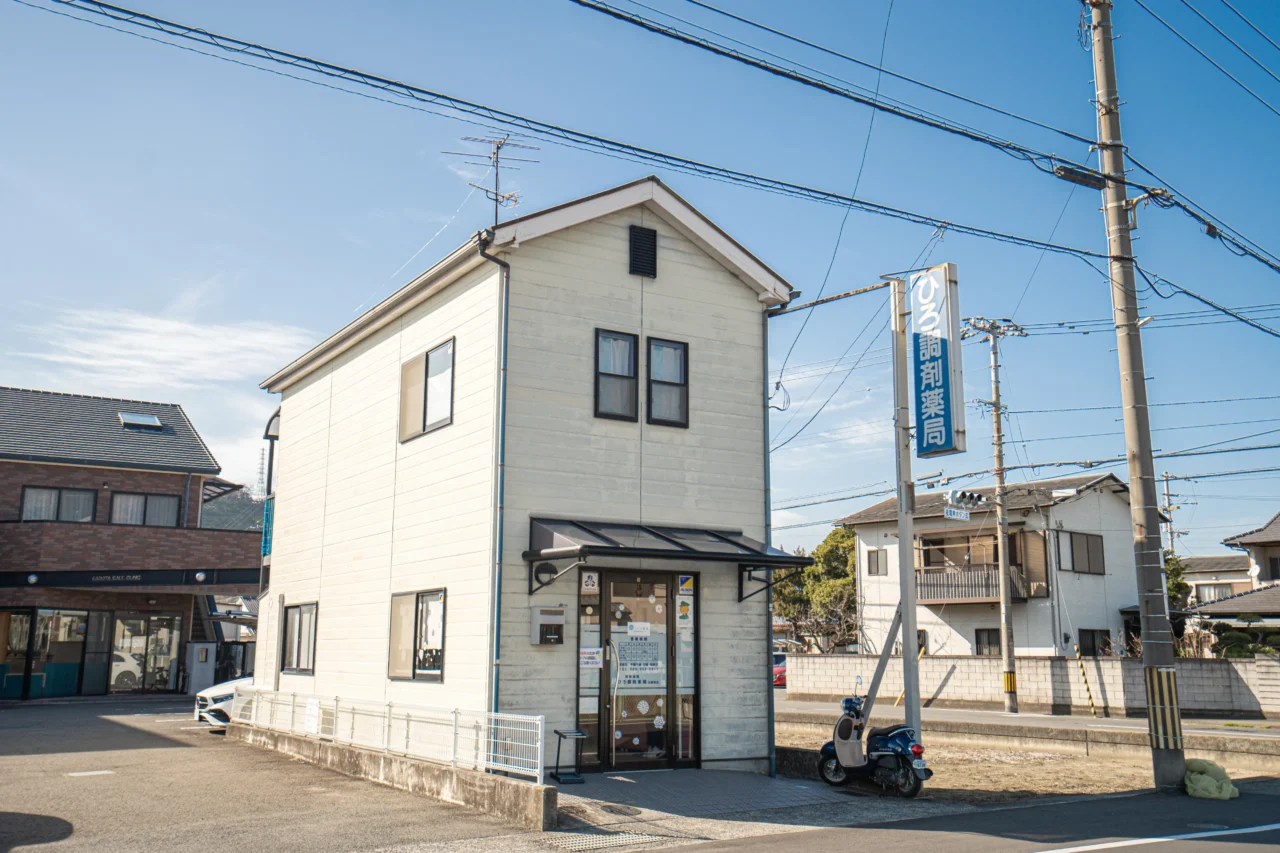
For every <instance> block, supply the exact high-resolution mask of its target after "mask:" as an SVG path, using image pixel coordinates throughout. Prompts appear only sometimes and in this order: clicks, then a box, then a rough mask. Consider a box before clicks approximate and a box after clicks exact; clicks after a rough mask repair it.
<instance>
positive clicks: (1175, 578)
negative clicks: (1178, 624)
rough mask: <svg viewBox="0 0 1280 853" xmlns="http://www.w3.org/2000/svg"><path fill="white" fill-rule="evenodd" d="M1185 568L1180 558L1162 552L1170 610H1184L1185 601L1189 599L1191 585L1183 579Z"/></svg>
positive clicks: (1170, 552)
mask: <svg viewBox="0 0 1280 853" xmlns="http://www.w3.org/2000/svg"><path fill="white" fill-rule="evenodd" d="M1186 568H1187V567H1186V566H1185V565H1183V563H1182V558H1181V557H1179V556H1178V555H1177V554H1175V553H1173V552H1172V551H1165V552H1164V573H1165V577H1166V578H1167V579H1168V580H1167V583H1168V584H1169V608H1170V609H1171V610H1185V609H1186V607H1187V600H1188V599H1189V598H1190V597H1191V584H1189V583H1187V582H1186V580H1185V579H1184V578H1183V576H1182V575H1183V572H1184V571H1186Z"/></svg>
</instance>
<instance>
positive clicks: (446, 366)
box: [400, 338, 454, 441]
mask: <svg viewBox="0 0 1280 853" xmlns="http://www.w3.org/2000/svg"><path fill="white" fill-rule="evenodd" d="M453 345H454V339H453V338H450V339H449V340H447V341H445V342H444V343H442V344H440V345H439V346H437V347H435V348H434V349H430V350H428V351H427V352H425V353H423V354H422V355H418V356H414V357H413V358H411V359H409V360H408V361H406V362H405V363H404V364H403V365H401V366H400V440H401V441H407V440H408V439H411V438H414V437H415V436H419V435H422V434H423V433H426V432H431V431H432V430H434V429H439V428H440V427H442V426H448V425H449V424H451V423H453Z"/></svg>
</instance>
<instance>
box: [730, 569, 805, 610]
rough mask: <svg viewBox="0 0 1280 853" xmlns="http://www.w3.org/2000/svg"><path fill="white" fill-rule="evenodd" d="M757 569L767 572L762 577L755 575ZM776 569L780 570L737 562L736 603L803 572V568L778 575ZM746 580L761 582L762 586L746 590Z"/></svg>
mask: <svg viewBox="0 0 1280 853" xmlns="http://www.w3.org/2000/svg"><path fill="white" fill-rule="evenodd" d="M757 571H762V572H767V573H768V574H766V575H765V576H763V577H760V576H757V575H756V572H757ZM778 571H781V570H780V569H772V568H768V567H762V566H748V565H743V564H739V565H738V603H739V604H741V603H742V602H744V601H746V600H747V599H748V598H750V597H751V596H753V595H759V594H760V593H762V592H764V591H765V590H766V589H772V588H773V587H774V586H776V585H777V584H780V583H782V582H783V581H789V580H791V579H792V578H794V577H796V576H797V575H799V574H800V573H801V572H803V571H804V569H803V568H800V569H796V570H795V571H791V572H788V573H787V574H785V575H782V576H781V577H778V576H777V575H776V574H775V572H778ZM747 581H751V582H752V583H758V584H763V586H760V587H758V588H757V589H753V590H752V591H751V592H747V591H746V589H745V585H746V582H747Z"/></svg>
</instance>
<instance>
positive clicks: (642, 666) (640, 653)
mask: <svg viewBox="0 0 1280 853" xmlns="http://www.w3.org/2000/svg"><path fill="white" fill-rule="evenodd" d="M665 652H666V644H665V643H663V642H661V641H659V640H655V639H654V638H652V637H635V636H626V637H621V638H619V640H618V687H619V688H620V689H622V688H654V687H658V688H661V687H665V686H666V684H667V668H666V661H665V660H664V659H663V658H664V654H665Z"/></svg>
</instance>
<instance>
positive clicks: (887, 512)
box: [836, 474, 1129, 526]
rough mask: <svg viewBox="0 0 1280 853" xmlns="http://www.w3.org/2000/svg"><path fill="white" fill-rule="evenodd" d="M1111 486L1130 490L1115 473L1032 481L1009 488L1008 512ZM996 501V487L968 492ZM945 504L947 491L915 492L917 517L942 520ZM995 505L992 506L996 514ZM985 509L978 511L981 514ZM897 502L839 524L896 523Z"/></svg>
mask: <svg viewBox="0 0 1280 853" xmlns="http://www.w3.org/2000/svg"><path fill="white" fill-rule="evenodd" d="M1101 486H1110V487H1111V488H1112V490H1113V491H1126V492H1127V491H1128V490H1129V487H1128V486H1127V485H1125V483H1124V481H1123V480H1121V479H1120V478H1119V477H1117V476H1116V475H1115V474H1076V475H1075V476H1072V477H1055V478H1053V479H1051V480H1032V481H1030V482H1027V483H1013V484H1010V485H1009V486H1008V496H1007V497H1006V503H1005V506H1006V509H1007V510H1008V511H1009V512H1013V511H1015V510H1023V509H1036V508H1038V507H1047V506H1052V505H1053V504H1056V503H1061V502H1062V501H1064V500H1069V499H1071V498H1073V497H1075V496H1076V495H1077V494H1079V493H1080V492H1083V491H1086V490H1088V489H1091V488H1095V487H1101ZM966 491H971V492H977V493H979V494H981V495H986V496H987V498H994V497H995V495H996V487H995V486H985V487H983V488H980V489H967V490H966ZM1054 492H1070V494H1061V495H1058V496H1055V495H1054ZM945 505H946V490H945V489H941V490H938V491H932V492H925V493H924V494H921V493H919V492H917V493H916V512H915V518H941V517H942V509H943V507H944V506H945ZM994 510H995V506H994V505H991V510H990V511H994ZM981 511H982V510H979V512H981ZM897 519H898V499H897V498H889V499H888V500H883V501H880V503H878V504H875V505H874V506H869V507H867V508H866V509H864V510H861V511H859V512H855V513H854V514H853V515H850V516H846V517H845V518H842V519H840V520H839V521H837V522H836V524H837V525H840V526H852V525H856V524H877V523H880V522H885V521H897Z"/></svg>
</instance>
